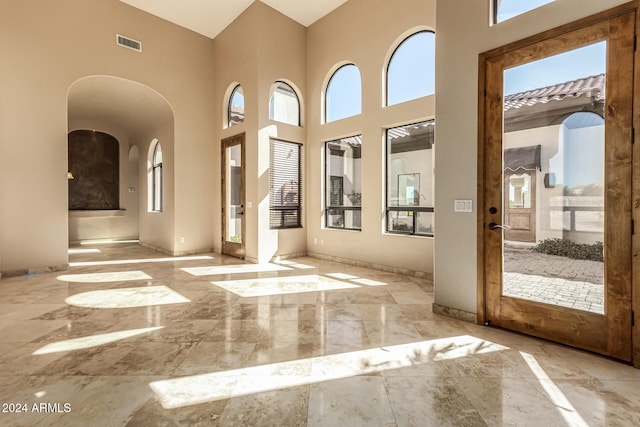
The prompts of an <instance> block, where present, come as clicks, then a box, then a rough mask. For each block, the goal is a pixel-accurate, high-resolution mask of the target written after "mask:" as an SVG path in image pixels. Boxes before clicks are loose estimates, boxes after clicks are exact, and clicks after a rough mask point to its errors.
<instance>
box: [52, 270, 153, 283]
mask: <svg viewBox="0 0 640 427" xmlns="http://www.w3.org/2000/svg"><path fill="white" fill-rule="evenodd" d="M57 279H58V280H60V281H61V282H73V283H108V282H125V281H129V280H150V279H153V277H151V276H149V275H148V274H147V273H145V272H144V271H114V272H112V273H86V274H63V275H62V276H58V277H57Z"/></svg>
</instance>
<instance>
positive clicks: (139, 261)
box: [69, 255, 213, 267]
mask: <svg viewBox="0 0 640 427" xmlns="http://www.w3.org/2000/svg"><path fill="white" fill-rule="evenodd" d="M209 259H213V257H212V256H209V255H199V256H176V257H167V258H136V259H115V260H110V261H81V262H70V263H69V267H91V266H101V265H121V264H144V263H147V262H179V261H202V260H209Z"/></svg>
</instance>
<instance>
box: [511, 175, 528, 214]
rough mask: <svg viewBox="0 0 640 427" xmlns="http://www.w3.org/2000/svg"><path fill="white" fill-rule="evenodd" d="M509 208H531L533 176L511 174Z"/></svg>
mask: <svg viewBox="0 0 640 427" xmlns="http://www.w3.org/2000/svg"><path fill="white" fill-rule="evenodd" d="M509 207H510V208H511V209H518V208H526V209H530V208H531V175H530V174H528V173H522V174H509Z"/></svg>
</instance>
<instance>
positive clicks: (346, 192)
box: [325, 135, 362, 230]
mask: <svg viewBox="0 0 640 427" xmlns="http://www.w3.org/2000/svg"><path fill="white" fill-rule="evenodd" d="M361 148H362V137H360V136H359V135H358V136H353V137H349V138H342V139H339V140H335V141H329V142H327V143H326V146H325V157H326V164H325V174H326V184H325V185H326V199H325V200H326V206H327V208H328V209H329V210H331V211H332V212H335V214H334V215H338V214H339V215H340V217H341V219H337V218H336V219H335V220H334V219H333V218H332V214H331V213H327V227H337V228H348V229H358V230H359V229H360V210H359V209H358V210H353V209H332V208H336V207H338V206H347V207H360V206H362V179H361V171H362V155H361V152H362V149H361ZM356 212H357V214H356ZM332 224H336V225H332Z"/></svg>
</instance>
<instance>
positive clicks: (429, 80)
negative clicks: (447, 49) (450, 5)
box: [387, 31, 436, 105]
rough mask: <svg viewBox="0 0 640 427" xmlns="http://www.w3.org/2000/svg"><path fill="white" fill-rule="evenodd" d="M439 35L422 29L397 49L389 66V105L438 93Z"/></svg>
mask: <svg viewBox="0 0 640 427" xmlns="http://www.w3.org/2000/svg"><path fill="white" fill-rule="evenodd" d="M435 51H436V41H435V34H434V33H433V32H431V31H421V32H419V33H415V34H413V35H411V36H409V37H407V38H406V39H404V41H403V42H402V43H400V45H399V46H398V47H397V48H396V50H395V52H393V55H391V59H389V65H388V66H387V105H394V104H399V103H401V102H406V101H410V100H412V99H417V98H421V97H423V96H427V95H433V94H434V93H435Z"/></svg>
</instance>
